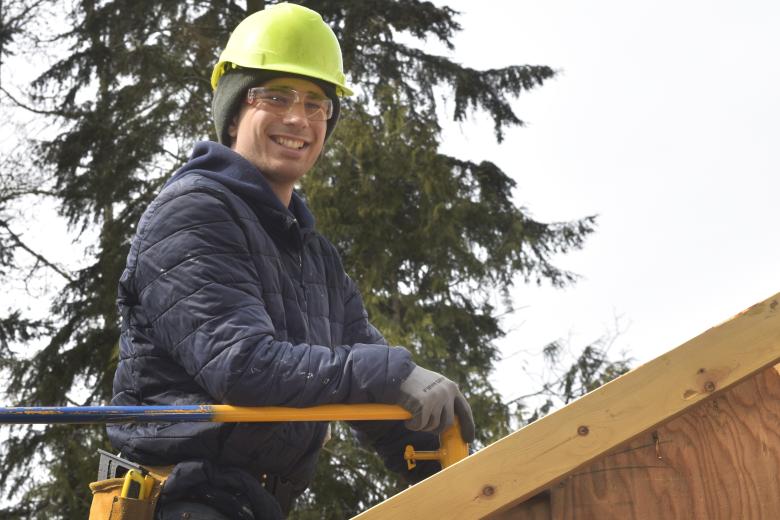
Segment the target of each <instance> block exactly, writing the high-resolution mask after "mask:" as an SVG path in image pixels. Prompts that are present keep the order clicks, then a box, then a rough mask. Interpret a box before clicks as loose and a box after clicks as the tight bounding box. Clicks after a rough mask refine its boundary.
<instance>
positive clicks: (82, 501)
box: [0, 0, 594, 518]
mask: <svg viewBox="0 0 780 520" xmlns="http://www.w3.org/2000/svg"><path fill="white" fill-rule="evenodd" d="M269 3H270V2H269ZM301 3H303V4H304V5H306V6H308V7H311V8H312V9H314V10H316V11H318V12H320V13H321V14H322V15H323V18H325V20H326V21H327V22H328V23H329V24H330V25H331V26H332V27H333V28H334V31H335V32H336V34H337V36H338V38H339V41H340V42H341V45H342V50H343V53H344V62H345V68H346V71H347V74H348V78H349V80H350V84H351V85H355V86H356V87H357V91H358V94H357V95H356V96H355V97H354V98H351V99H346V100H345V101H344V107H343V110H342V114H343V119H342V120H341V122H340V123H339V127H338V128H337V130H336V133H335V134H334V136H333V137H332V139H331V140H330V141H329V142H328V145H327V147H326V152H325V154H324V156H323V158H322V160H321V161H320V163H319V165H318V166H317V167H316V169H315V170H314V171H312V172H311V173H310V175H308V176H307V177H306V178H305V179H304V182H303V186H302V189H303V191H304V193H305V195H306V196H307V198H308V200H309V203H310V204H311V206H312V208H313V211H314V213H315V215H316V216H317V218H318V228H319V229H320V231H321V232H322V233H323V234H325V236H327V237H329V238H330V239H331V240H332V241H333V242H334V243H335V244H336V245H337V247H339V249H340V250H341V252H342V254H343V256H344V260H345V265H346V268H347V271H348V272H349V273H350V274H351V275H352V276H353V277H354V278H355V279H356V280H357V282H358V284H359V285H360V288H361V290H362V292H363V294H364V297H365V301H366V305H367V307H368V310H369V313H370V317H371V319H372V321H373V322H374V323H375V324H376V325H377V327H378V328H379V329H380V330H382V331H383V332H384V334H385V335H386V337H387V339H388V341H389V342H390V343H392V344H399V345H404V346H407V347H408V348H410V349H411V350H412V351H413V353H414V356H415V358H416V360H417V361H419V362H420V363H421V364H422V365H423V366H426V367H430V368H431V369H434V370H438V371H441V372H443V373H445V374H446V375H448V376H449V377H450V378H452V379H453V380H455V381H456V382H458V384H459V385H460V386H461V388H462V389H463V390H464V392H465V393H466V395H467V397H468V398H469V400H470V402H471V403H472V407H473V409H474V413H475V418H476V422H477V425H478V436H479V442H480V443H483V444H484V443H488V442H491V441H493V440H495V439H497V438H498V437H500V436H502V435H504V434H506V433H507V429H508V425H509V415H510V410H509V408H508V407H507V405H505V404H503V403H502V402H501V399H500V397H499V395H498V394H497V392H496V390H495V389H494V388H493V387H492V385H491V384H490V382H489V378H488V376H489V374H490V371H491V369H492V367H493V365H494V363H495V362H496V360H497V358H498V351H497V347H496V343H495V342H496V340H497V339H498V338H500V337H501V336H502V334H503V331H502V329H501V326H500V322H499V318H498V315H499V314H500V313H501V312H503V311H505V309H496V308H494V307H493V305H491V303H490V302H491V298H490V296H491V295H494V294H496V293H499V294H502V295H503V296H504V299H505V301H506V302H507V305H509V302H510V298H509V290H510V289H511V288H512V285H513V281H514V280H515V279H517V277H518V275H519V276H520V277H521V278H522V279H523V280H525V281H526V282H536V283H541V282H549V283H551V284H553V285H556V286H562V285H565V284H567V283H569V282H570V281H572V275H571V274H570V273H567V272H565V271H561V270H559V269H558V268H556V267H555V266H554V265H553V264H551V257H552V256H553V255H555V254H557V253H563V252H566V251H569V250H571V249H577V248H580V247H581V246H582V244H583V240H584V238H585V237H586V236H587V235H588V234H589V233H590V232H591V231H592V229H593V225H594V219H593V218H592V217H586V218H584V219H582V220H578V221H574V222H568V223H557V224H545V223H541V222H538V221H535V220H533V219H532V218H530V216H529V215H528V214H526V213H525V212H524V211H523V210H522V209H521V208H518V207H517V206H516V205H515V204H514V203H513V201H512V195H511V191H512V189H513V187H514V182H513V181H512V180H511V178H510V177H509V176H507V175H506V174H505V173H504V172H502V171H501V170H500V169H499V168H498V167H497V166H496V165H495V164H492V163H490V162H489V161H484V162H481V163H479V164H477V163H472V162H468V161H463V160H460V159H458V158H455V157H449V156H446V155H443V154H441V153H440V152H439V151H438V143H439V141H440V139H441V135H440V130H441V121H440V120H439V117H440V116H439V114H440V113H441V110H442V108H441V107H440V106H439V105H440V99H439V100H437V95H436V92H439V91H446V92H448V94H447V96H448V98H450V99H452V100H454V111H453V113H452V114H451V117H452V118H453V119H454V120H456V121H461V120H463V119H464V117H465V116H466V115H467V114H468V113H469V112H470V111H475V110H476V111H483V112H485V113H487V114H488V115H489V116H490V117H491V118H492V120H493V122H494V128H495V135H496V138H497V139H498V140H501V139H502V138H503V131H504V129H505V128H506V127H508V126H512V125H515V126H516V125H522V121H521V119H520V118H519V117H518V116H517V115H516V114H515V112H514V111H513V109H512V107H511V104H510V101H511V100H512V99H513V98H514V97H516V96H518V95H520V94H521V93H522V92H523V91H527V90H529V89H532V88H534V87H537V86H540V85H542V84H543V82H544V81H546V80H548V79H550V78H552V77H553V76H554V71H553V70H552V69H551V68H549V67H546V66H508V67H505V68H501V69H492V70H475V69H471V68H468V67H465V66H462V65H460V64H458V63H455V62H454V61H452V60H451V59H449V58H447V57H444V56H437V55H433V54H430V53H428V52H426V51H425V50H424V48H423V46H422V43H423V42H424V41H425V40H426V39H436V40H438V41H439V42H440V43H442V44H443V45H444V46H445V47H446V48H448V49H452V37H453V35H454V33H455V32H457V31H458V30H459V29H460V26H459V25H458V23H457V21H456V19H455V17H456V14H457V13H455V12H454V11H453V10H451V9H449V8H447V7H437V6H434V5H433V4H431V3H428V2H421V1H419V0H364V1H361V2H337V1H334V0H312V1H307V2H301ZM32 4H33V2H31V3H30V4H25V5H32ZM34 4H35V6H36V7H39V8H46V9H58V8H62V4H61V3H59V2H51V1H48V2H46V1H41V2H34ZM264 5H265V2H263V1H257V0H255V1H252V0H247V1H246V2H235V1H230V0H220V1H213V2H196V1H194V0H187V1H182V2H164V1H160V0H132V1H131V0H105V1H102V2H97V1H95V0H72V1H71V2H70V3H68V4H66V6H67V7H66V8H67V16H66V17H63V20H67V24H68V27H67V29H66V30H65V31H63V32H62V33H60V34H51V35H48V36H49V37H48V38H46V40H48V41H49V44H50V45H52V46H55V47H56V48H58V49H66V52H65V53H64V55H62V57H61V58H60V59H58V60H57V61H56V62H55V63H54V64H53V65H52V66H51V67H50V68H48V69H47V70H45V71H43V72H42V73H41V75H40V76H39V77H38V78H37V79H36V80H35V82H34V83H33V84H32V85H30V86H29V89H28V90H27V97H26V100H17V102H18V103H19V104H21V105H26V106H35V107H42V108H41V109H40V110H39V112H41V114H40V116H41V117H46V118H48V120H49V121H50V124H51V131H52V132H53V135H52V137H51V138H47V139H41V140H38V141H34V142H30V143H29V145H28V147H27V148H26V157H25V159H24V162H23V163H21V164H20V165H19V167H18V168H16V169H14V174H15V175H17V176H19V177H20V178H25V176H27V175H35V174H36V172H49V173H50V174H51V181H50V186H48V185H47V187H49V188H50V193H48V194H40V195H41V196H53V197H54V198H55V199H56V201H57V204H58V208H59V211H60V213H61V215H62V216H63V217H64V218H65V219H66V220H67V222H68V223H69V225H70V226H71V229H73V230H74V231H75V232H76V233H84V232H96V236H97V238H96V242H95V243H94V244H93V245H92V246H91V247H90V249H89V250H88V251H87V252H86V253H87V256H88V258H89V259H90V263H89V265H87V266H86V267H84V268H82V269H79V270H76V271H75V272H73V273H70V272H63V273H62V274H63V277H64V278H65V279H66V284H65V287H64V289H63V290H62V291H60V292H59V293H58V294H56V295H54V297H53V298H52V304H51V316H50V320H48V322H46V323H43V322H35V321H33V320H27V321H25V320H24V318H22V316H21V315H20V314H19V312H18V309H13V308H12V309H8V314H7V316H6V317H5V318H4V319H3V320H2V321H0V348H2V354H3V358H4V359H5V361H4V364H3V365H2V368H3V369H4V374H5V375H6V376H7V378H8V384H7V398H8V399H10V400H11V401H12V404H17V405H64V404H72V402H73V401H74V400H76V401H77V403H78V404H83V405H90V404H103V403H106V402H107V401H108V400H109V399H110V396H111V381H112V376H113V372H114V368H115V364H116V358H117V338H118V332H119V331H118V318H117V315H116V309H115V302H114V299H115V295H116V284H117V281H118V279H119V275H120V273H121V271H122V269H123V267H124V261H125V257H126V254H127V248H128V245H129V241H130V238H131V237H132V234H133V230H134V226H135V224H136V222H137V221H138V219H139V217H140V214H141V212H143V210H144V209H145V207H146V206H147V204H148V203H149V202H150V201H151V199H152V198H153V197H154V195H155V194H156V193H157V192H158V191H159V189H160V187H161V185H162V183H163V182H164V181H165V180H166V178H167V177H169V176H170V174H171V173H172V172H173V171H174V170H175V169H176V168H177V167H178V166H179V165H181V164H182V163H183V162H184V161H185V160H186V156H187V153H188V152H189V149H190V148H191V146H192V144H193V143H194V142H195V141H197V140H199V139H204V138H209V137H211V138H213V137H214V131H213V128H212V126H211V123H210V100H211V88H210V84H209V76H210V72H211V67H212V66H213V65H214V63H215V62H216V60H217V56H218V54H219V52H220V50H221V48H222V47H223V46H224V44H225V42H227V39H228V35H229V33H230V30H231V29H232V28H233V27H235V26H236V25H237V24H238V22H239V21H240V20H242V19H243V18H244V17H245V16H246V15H247V14H248V13H251V12H254V11H256V10H259V9H262V8H263V7H264ZM18 12H19V13H24V10H23V9H22V10H19V11H18ZM4 19H5V18H4ZM20 20H25V18H24V17H22V18H20ZM27 21H29V20H27ZM31 23H32V22H31ZM18 26H19V27H22V26H23V24H22V25H18ZM13 34H17V33H13ZM13 34H11V36H8V38H12V37H15V36H13ZM398 35H409V36H411V37H413V38H414V39H416V41H417V42H418V43H419V44H420V45H419V46H410V45H407V44H405V43H402V42H401V41H400V40H399V38H398ZM0 38H6V31H0ZM0 41H5V40H2V39H0ZM437 101H438V102H437ZM4 175H6V174H5V173H4ZM2 211H3V209H2V207H1V206H0V215H1V214H2ZM3 229H5V230H6V231H5V233H6V234H3ZM11 231H12V229H11V227H7V228H2V227H0V240H3V241H4V242H3V243H4V244H5V243H11V244H15V245H14V247H15V248H18V247H21V246H20V245H19V244H18V243H17V242H15V239H13V236H14V235H12V234H8V233H10V232H11ZM43 260H46V262H48V264H43V265H44V266H47V267H49V268H52V269H53V268H57V263H56V261H54V260H56V259H53V260H47V259H43ZM0 261H1V262H2V263H1V264H0V266H5V270H4V271H3V272H0V276H5V275H6V274H8V273H9V272H12V271H14V269H16V268H17V267H18V266H17V265H16V264H15V263H14V258H13V249H11V250H6V249H5V248H4V249H3V253H1V254H0ZM5 310H6V309H0V311H5ZM35 334H38V335H41V336H42V337H43V338H45V340H46V341H45V344H44V346H43V348H41V349H40V350H39V351H37V352H35V353H34V355H21V354H20V353H19V352H18V351H13V350H11V349H10V348H9V347H8V345H10V344H12V343H14V342H19V341H26V340H28V339H29V338H30V337H32V336H33V335H35ZM346 437H348V434H347V433H346V428H345V427H344V426H343V425H340V426H339V427H338V428H337V429H336V435H335V439H334V440H333V441H332V442H331V444H329V445H327V446H326V448H325V452H324V453H323V455H324V456H323V457H322V459H321V461H320V466H319V468H318V475H317V480H316V482H315V483H314V485H313V487H312V489H311V490H310V491H309V492H308V493H307V494H306V495H305V496H304V497H303V498H302V499H301V500H299V504H298V507H297V510H296V511H295V512H294V514H293V517H295V518H322V517H328V518H344V517H347V516H350V515H352V514H355V513H357V512H359V511H360V510H362V509H365V508H366V507H368V506H369V505H371V504H373V503H375V502H377V501H379V500H381V499H383V498H385V497H386V496H387V495H388V494H390V493H393V492H395V491H397V490H398V489H400V487H401V484H400V483H399V482H398V481H397V480H396V479H395V477H394V476H392V475H388V474H387V473H386V472H385V471H384V470H383V469H382V468H381V466H380V464H379V463H378V461H377V459H376V457H375V456H374V455H373V454H371V453H369V452H368V451H366V450H365V449H364V448H362V447H360V446H356V445H355V444H354V443H351V442H346V441H345V439H346ZM97 447H103V448H106V449H110V448H109V446H108V445H107V441H106V438H105V434H104V431H103V428H101V427H83V426H80V427H73V426H48V427H44V428H19V429H16V430H14V431H13V432H12V435H11V439H10V440H9V442H7V443H6V444H5V445H4V446H3V449H2V453H1V454H0V487H2V488H3V489H4V490H5V493H6V498H13V499H14V500H15V501H16V503H18V504H19V505H18V506H16V507H12V508H10V509H8V510H6V515H17V516H18V517H31V518H84V517H86V511H87V509H88V507H89V500H90V497H89V491H88V489H87V486H86V484H87V483H88V482H89V481H90V480H93V479H94V475H95V471H96V468H97V461H96V458H95V456H94V452H95V448H97ZM399 456H400V454H399ZM33 460H34V461H37V462H39V463H40V464H42V465H43V466H44V467H45V468H46V469H47V470H48V472H49V473H48V474H47V475H46V476H45V477H44V478H33V479H31V478H30V477H31V474H30V469H29V468H30V461H33Z"/></svg>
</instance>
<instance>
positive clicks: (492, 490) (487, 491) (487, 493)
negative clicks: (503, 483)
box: [482, 486, 496, 497]
mask: <svg viewBox="0 0 780 520" xmlns="http://www.w3.org/2000/svg"><path fill="white" fill-rule="evenodd" d="M495 492H496V488H494V487H493V486H485V487H483V488H482V494H483V495H485V496H486V497H490V496H493V493H495Z"/></svg>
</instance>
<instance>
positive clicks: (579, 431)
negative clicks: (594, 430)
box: [577, 425, 590, 437]
mask: <svg viewBox="0 0 780 520" xmlns="http://www.w3.org/2000/svg"><path fill="white" fill-rule="evenodd" d="M589 433H590V429H589V428H588V427H587V426H585V425H582V426H580V427H579V428H577V435H581V436H583V437H585V436H586V435H587V434H589Z"/></svg>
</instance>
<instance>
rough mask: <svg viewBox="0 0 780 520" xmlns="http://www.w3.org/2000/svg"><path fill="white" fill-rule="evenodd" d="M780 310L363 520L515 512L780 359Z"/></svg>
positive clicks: (538, 426)
mask: <svg viewBox="0 0 780 520" xmlns="http://www.w3.org/2000/svg"><path fill="white" fill-rule="evenodd" d="M779 302H780V294H778V295H775V296H773V297H772V298H769V299H767V300H765V301H764V302H761V303H759V304H756V305H754V306H753V307H751V308H749V309H747V310H746V311H744V312H743V313H741V314H739V315H738V316H736V317H734V318H733V319H731V320H729V321H728V322H726V323H724V324H722V325H719V326H717V327H714V328H712V329H710V330H708V331H706V332H705V333H703V334H701V335H700V336H698V337H696V338H694V339H692V340H690V341H688V342H687V343H685V344H683V345H682V346H680V347H678V348H677V349H675V350H672V351H670V352H668V353H667V354H664V355H663V356H660V357H659V358H656V359H655V360H653V361H651V362H650V363H647V364H646V365H644V366H641V367H639V368H637V369H635V370H632V371H631V372H629V373H627V374H625V375H624V376H622V377H620V378H618V379H616V380H615V381H612V382H611V383H608V384H607V385H604V386H603V387H601V388H599V389H597V390H595V391H594V392H591V393H590V394H588V395H586V396H584V397H583V398H581V399H579V400H577V401H575V402H574V403H572V404H570V405H568V406H566V407H565V408H563V409H561V410H559V411H557V412H556V413H554V414H551V415H549V416H547V417H544V418H543V419H541V420H539V421H537V422H535V423H533V424H531V425H529V426H527V427H526V428H523V429H521V430H520V431H518V432H515V433H513V434H511V435H509V436H507V437H504V438H503V439H501V440H499V441H498V442H496V443H494V444H492V445H490V446H488V447H486V448H484V449H483V450H481V451H479V452H478V453H476V454H474V455H472V456H470V457H467V458H466V459H464V460H462V461H460V462H458V463H457V464H455V465H453V466H451V467H449V468H447V469H446V470H444V471H442V472H440V473H438V474H436V475H434V476H432V477H431V478H428V479H426V480H424V481H423V482H421V483H419V484H417V485H416V486H413V487H411V488H409V489H407V490H405V491H403V492H401V493H399V494H398V495H396V496H394V497H392V498H390V499H388V500H386V501H384V502H382V503H381V504H378V505H377V506H375V507H373V508H371V509H369V510H368V511H366V512H364V513H362V514H360V515H358V516H357V517H356V518H359V519H361V520H366V519H371V518H378V519H382V520H389V519H399V520H406V519H407V518H447V519H468V520H472V519H475V518H482V517H485V516H487V515H489V514H491V513H495V512H500V511H501V510H506V509H508V508H509V507H511V506H512V505H513V504H516V503H519V502H521V501H523V500H525V499H527V498H529V497H531V496H533V495H534V494H536V493H538V492H539V491H541V490H543V489H545V488H547V487H549V486H550V485H551V484H553V483H554V482H556V481H559V480H561V479H562V478H564V477H566V476H568V475H569V474H570V473H572V472H573V471H575V470H576V469H578V468H580V467H582V466H584V465H585V464H587V463H589V462H590V461H592V460H594V459H596V458H597V457H599V456H600V455H602V454H604V453H607V452H608V451H609V450H611V449H613V448H615V447H616V446H618V445H620V444H621V443H623V442H625V441H626V440H627V439H631V438H633V437H635V436H636V435H639V434H640V433H642V432H644V431H647V430H649V429H651V428H653V427H654V426H656V425H658V424H660V423H662V422H664V421H666V420H668V419H670V418H671V417H674V416H676V415H677V414H680V413H682V412H684V411H685V410H687V409H689V408H690V407H692V406H694V405H695V404H696V403H698V402H700V401H702V400H703V399H705V398H707V397H709V396H711V395H713V393H715V392H718V391H720V390H722V389H724V388H727V387H728V386H730V385H733V384H735V383H737V382H738V381H741V380H743V379H745V378H746V377H749V376H751V375H753V374H755V373H756V372H758V371H760V370H761V369H763V368H765V367H767V366H769V365H772V364H774V363H775V362H777V361H778V360H780V308H778V303H779ZM680 319H685V318H684V316H681V317H680Z"/></svg>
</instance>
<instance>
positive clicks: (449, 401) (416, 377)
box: [398, 366, 474, 442]
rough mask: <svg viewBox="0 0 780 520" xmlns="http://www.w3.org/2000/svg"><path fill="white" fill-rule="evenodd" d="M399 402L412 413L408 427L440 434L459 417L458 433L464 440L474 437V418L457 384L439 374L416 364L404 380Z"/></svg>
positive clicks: (467, 440)
mask: <svg viewBox="0 0 780 520" xmlns="http://www.w3.org/2000/svg"><path fill="white" fill-rule="evenodd" d="M398 404H399V405H401V406H402V407H404V408H405V409H406V410H408V411H409V412H411V414H412V418H411V419H409V420H408V421H406V423H405V424H406V427H407V428H409V429H410V430H422V431H426V432H434V433H441V432H442V431H444V430H446V429H447V428H449V427H450V426H452V423H453V422H454V417H455V414H457V415H458V419H459V420H460V432H461V436H462V437H463V440H464V441H465V442H472V441H473V440H474V417H472V415H471V407H470V406H469V403H468V401H466V398H465V397H463V394H462V393H460V390H458V385H456V384H455V383H453V382H452V381H450V380H449V379H447V378H446V377H444V376H443V375H441V374H438V373H436V372H431V371H430V370H426V369H424V368H422V367H419V366H418V367H415V368H414V370H412V373H411V374H409V377H407V378H406V379H405V380H404V381H403V383H401V396H400V398H399V399H398Z"/></svg>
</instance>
